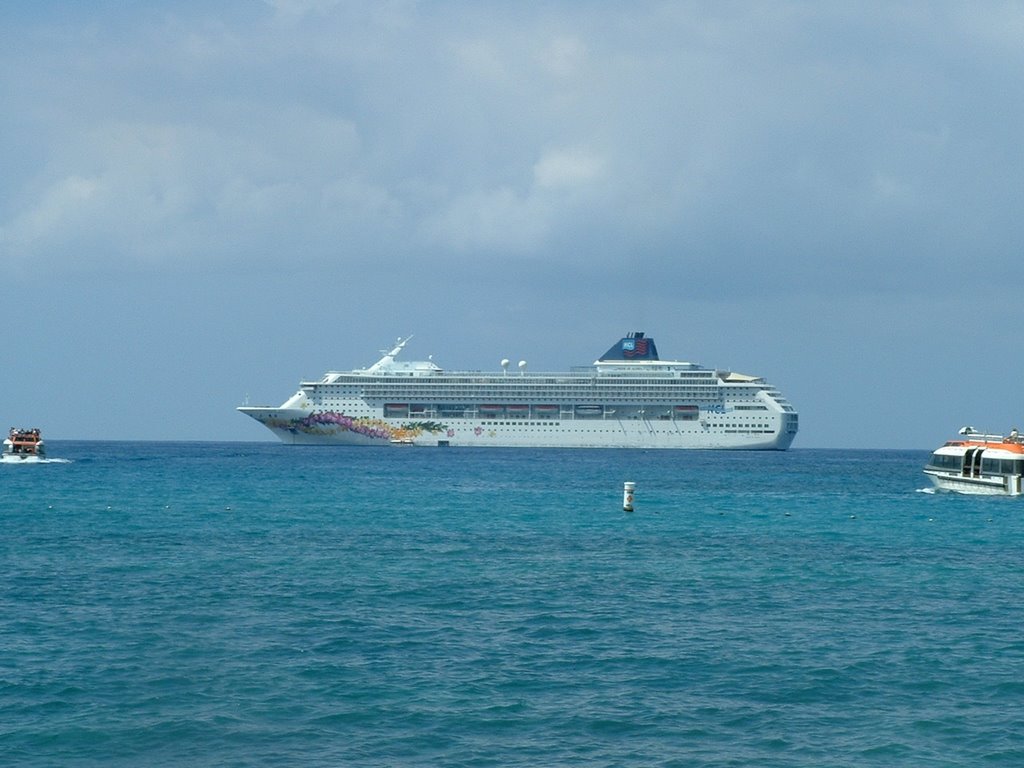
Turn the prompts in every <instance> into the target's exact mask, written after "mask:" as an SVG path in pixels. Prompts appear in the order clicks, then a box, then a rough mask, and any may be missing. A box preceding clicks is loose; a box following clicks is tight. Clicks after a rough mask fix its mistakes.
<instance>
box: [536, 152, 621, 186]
mask: <svg viewBox="0 0 1024 768" xmlns="http://www.w3.org/2000/svg"><path fill="white" fill-rule="evenodd" d="M604 171H605V161H604V159H603V158H602V157H600V156H598V155H597V154H595V153H593V152H591V151H589V150H587V149H583V148H577V147H573V148H569V149H556V150H550V151H548V152H545V153H544V155H543V156H542V157H541V158H540V160H539V161H538V162H537V164H536V165H535V166H534V167H533V176H534V179H535V180H536V183H537V186H538V187H542V188H544V187H550V188H557V187H576V186H581V185H585V184H589V183H591V182H593V181H596V180H598V179H600V178H601V177H602V176H603V175H604Z"/></svg>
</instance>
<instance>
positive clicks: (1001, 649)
mask: <svg viewBox="0 0 1024 768" xmlns="http://www.w3.org/2000/svg"><path fill="white" fill-rule="evenodd" d="M49 449H50V454H51V456H56V457H62V458H66V459H70V460H71V463H63V464H45V465H34V466H9V465H0V489H2V496H0V498H2V501H0V764H2V765H5V766H15V765H16V766H54V765H61V766H139V765H145V766H186V765H187V766H203V765H210V766H213V765H216V766H287V765H302V766H342V765H359V766H540V765H544V766H549V765H578V766H627V767H630V766H787V767H790V766H822V765H829V766H899V765H906V766H920V765H928V766H959V765H970V766H976V765H982V764H984V765H992V766H1003V765H1006V766H1018V765H1022V764H1024V715H1022V714H1021V712H1022V711H1024V709H1022V708H1021V706H1020V704H1021V701H1022V698H1024V608H1022V607H1021V599H1020V595H1021V587H1022V583H1024V556H1022V546H1021V545H1022V542H1024V502H1022V501H1021V500H1019V499H1002V498H971V497H960V496H953V495H947V494H932V493H926V492H923V491H922V489H924V488H925V487H926V479H925V478H924V476H923V475H922V474H921V467H922V466H923V464H924V463H925V460H926V458H927V452H924V451H920V452H896V451H883V452H869V451H817V450H799V449H798V450H793V451H789V452H787V453H781V454H778V453H766V454H760V453H704V452H675V451H672V452H657V451H652V452H647V451H603V450H599V451H552V450H547V451H528V450H484V449H473V450H470V449H464V450H460V449H449V450H445V449H435V448H396V449H377V450H374V449H366V448H340V447H339V448H301V447H289V446H282V445H277V444H227V443H224V444H217V443H205V444H204V443H194V444H183V443H116V442H96V443H84V442H65V443H61V442H59V441H53V442H51V443H50V445H49ZM625 480H633V481H635V482H636V483H637V490H636V501H635V511H634V512H633V513H631V514H627V513H624V512H623V511H622V483H623V481H625Z"/></svg>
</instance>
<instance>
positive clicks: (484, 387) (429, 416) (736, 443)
mask: <svg viewBox="0 0 1024 768" xmlns="http://www.w3.org/2000/svg"><path fill="white" fill-rule="evenodd" d="M408 341H409V339H404V340H400V341H399V342H398V343H397V344H396V345H395V346H394V347H393V348H392V349H390V350H385V351H384V353H383V357H381V359H380V360H378V361H377V362H376V363H374V364H373V365H372V366H370V367H369V368H365V369H359V370H354V371H329V372H328V373H326V374H325V375H324V376H323V377H322V378H321V379H320V380H318V381H309V382H302V383H301V384H300V387H299V390H298V391H297V392H296V393H295V394H294V395H292V397H291V398H289V399H288V400H287V401H286V402H285V403H283V404H282V405H280V406H278V407H272V406H242V407H240V408H239V410H240V411H242V412H243V413H246V414H247V415H249V416H251V417H253V418H255V419H256V420H257V421H259V422H261V423H262V424H264V425H265V426H267V427H268V428H269V429H270V430H271V431H272V432H274V434H276V435H277V436H278V437H279V438H280V439H281V440H282V441H284V442H288V443H301V444H316V443H345V444H368V445H372V444H378V445H387V444H390V443H401V444H409V443H413V444H428V445H452V446H458V445H490V446H529V447H639V448H712V449H713V448H718V449H722V448H728V449H762V450H763V449H775V450H784V449H786V448H788V447H789V445H790V444H791V443H792V441H793V438H794V437H795V435H796V432H797V428H798V416H797V413H796V410H795V409H794V408H793V406H792V405H790V403H789V402H788V401H787V400H786V399H785V398H784V397H783V395H782V394H781V393H780V392H779V391H778V389H776V388H775V387H772V386H771V385H770V384H768V383H767V382H766V381H765V380H764V379H762V378H761V377H757V376H747V375H743V374H738V373H734V372H731V371H719V370H714V369H709V368H704V367H702V366H700V365H697V364H695V363H689V362H684V361H667V360H661V359H660V358H659V356H658V352H657V347H656V346H655V343H654V340H653V339H651V338H648V337H647V336H645V334H644V333H642V332H636V333H630V334H628V335H626V336H625V337H623V338H622V339H620V340H619V341H618V342H617V343H616V344H614V345H613V346H612V347H611V348H610V349H609V350H608V351H607V352H606V353H605V354H604V355H602V356H601V357H600V358H598V359H597V360H596V361H595V362H594V363H593V364H592V365H589V366H583V367H577V368H573V369H571V370H569V371H566V372H557V373H534V372H528V371H527V370H526V364H525V363H519V365H518V366H517V367H516V369H514V370H511V371H510V370H509V367H510V366H509V361H508V360H503V361H502V365H501V370H500V371H495V372H480V371H457V372H449V371H445V370H444V369H442V368H440V367H439V366H438V365H436V364H435V363H434V362H433V361H432V360H426V361H411V362H406V361H400V360H398V359H397V358H398V356H399V354H400V353H401V352H402V350H403V349H404V347H405V345H406V344H407V343H408Z"/></svg>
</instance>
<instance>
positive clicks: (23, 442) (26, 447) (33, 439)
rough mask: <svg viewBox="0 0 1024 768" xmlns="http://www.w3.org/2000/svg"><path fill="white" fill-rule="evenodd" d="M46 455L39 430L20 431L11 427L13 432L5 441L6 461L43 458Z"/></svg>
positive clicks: (4, 452)
mask: <svg viewBox="0 0 1024 768" xmlns="http://www.w3.org/2000/svg"><path fill="white" fill-rule="evenodd" d="M45 453H46V450H45V448H44V446H43V437H42V435H41V434H40V432H39V430H38V429H19V428H18V427H11V432H10V434H9V435H8V436H7V439H6V440H4V450H3V458H4V460H5V461H11V460H19V459H29V458H32V457H37V458H42V457H43V455H44V454H45Z"/></svg>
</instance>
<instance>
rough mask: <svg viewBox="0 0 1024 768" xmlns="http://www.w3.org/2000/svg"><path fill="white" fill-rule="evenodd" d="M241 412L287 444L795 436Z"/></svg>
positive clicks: (715, 443)
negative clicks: (425, 424) (346, 421)
mask: <svg viewBox="0 0 1024 768" xmlns="http://www.w3.org/2000/svg"><path fill="white" fill-rule="evenodd" d="M238 410H240V411H241V412H242V413H245V414H246V415H248V416H251V417H252V418H254V419H256V420H257V421H259V422H260V423H261V424H263V425H264V426H266V427H267V428H268V429H270V431H271V432H273V433H274V435H276V436H277V438H278V439H279V440H280V441H281V442H282V443H288V444H290V445H377V446H390V445H409V444H412V445H429V446H437V445H441V446H450V447H462V446H470V447H494V448H651V449H654V448H675V449H680V448H689V449H696V450H701V449H703V450H763V451H771V450H775V451H783V450H786V449H787V448H789V446H790V445H791V444H792V442H793V438H794V437H795V434H794V433H787V432H785V431H784V430H782V429H781V428H780V429H778V430H775V431H768V430H764V431H761V432H758V433H753V432H744V431H739V430H737V431H735V432H726V431H725V430H724V429H722V430H718V431H715V430H712V429H709V428H705V427H701V426H700V425H699V424H697V425H696V426H693V425H692V424H687V425H685V426H681V425H679V424H677V423H659V422H657V421H639V420H638V421H620V420H614V419H607V420H600V421H586V422H585V421H582V420H580V421H575V422H574V421H571V420H569V421H563V422H531V423H528V424H527V423H523V424H499V423H493V422H492V423H488V422H487V421H481V420H478V419H448V420H446V421H445V422H444V424H443V428H442V429H440V430H438V431H436V432H432V431H429V430H426V429H417V428H415V427H414V428H413V429H409V428H408V424H409V421H408V419H385V418H380V419H368V420H366V421H365V422H364V423H363V424H362V425H360V424H354V425H353V426H354V427H355V428H348V427H343V426H340V425H331V424H315V423H310V422H309V417H310V416H311V415H313V416H315V414H311V413H309V412H306V411H301V410H288V411H283V410H281V409H277V408H262V407H244V406H243V407H242V408H239V409H238Z"/></svg>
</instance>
